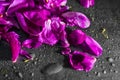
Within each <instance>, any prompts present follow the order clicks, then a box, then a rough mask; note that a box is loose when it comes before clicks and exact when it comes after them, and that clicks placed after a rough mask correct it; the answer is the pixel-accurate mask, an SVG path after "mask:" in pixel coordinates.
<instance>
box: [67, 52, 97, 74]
mask: <svg viewBox="0 0 120 80" xmlns="http://www.w3.org/2000/svg"><path fill="white" fill-rule="evenodd" d="M69 60H70V64H71V66H72V67H73V68H74V69H76V70H79V71H83V70H84V71H86V72H88V71H90V70H91V69H92V68H93V67H94V64H95V62H96V58H95V57H93V56H90V55H88V54H87V53H83V52H79V51H74V52H72V53H71V54H70V55H69Z"/></svg>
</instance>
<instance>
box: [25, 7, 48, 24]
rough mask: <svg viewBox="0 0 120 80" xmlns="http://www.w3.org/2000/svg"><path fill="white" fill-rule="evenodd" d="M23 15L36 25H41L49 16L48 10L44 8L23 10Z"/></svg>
mask: <svg viewBox="0 0 120 80" xmlns="http://www.w3.org/2000/svg"><path fill="white" fill-rule="evenodd" d="M24 16H25V17H26V18H27V19H28V20H29V21H31V22H32V23H34V24H35V25H37V26H43V24H44V22H45V20H47V19H48V17H49V16H50V12H49V11H48V10H46V9H41V10H39V9H36V10H30V11H26V12H24Z"/></svg>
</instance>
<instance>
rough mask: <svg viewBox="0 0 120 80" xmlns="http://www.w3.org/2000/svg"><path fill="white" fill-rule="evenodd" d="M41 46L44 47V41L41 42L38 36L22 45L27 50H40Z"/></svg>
mask: <svg viewBox="0 0 120 80" xmlns="http://www.w3.org/2000/svg"><path fill="white" fill-rule="evenodd" d="M41 45H42V41H39V39H38V36H35V37H32V38H30V39H27V40H25V41H23V43H22V47H26V48H38V47H40V46H41Z"/></svg>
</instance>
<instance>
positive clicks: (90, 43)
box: [80, 36, 103, 56]
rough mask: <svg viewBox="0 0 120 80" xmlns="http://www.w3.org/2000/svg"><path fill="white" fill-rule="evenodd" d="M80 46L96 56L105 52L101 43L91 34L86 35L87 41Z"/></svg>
mask: <svg viewBox="0 0 120 80" xmlns="http://www.w3.org/2000/svg"><path fill="white" fill-rule="evenodd" d="M80 47H81V48H82V49H83V50H84V51H86V52H88V53H90V54H92V55H94V56H100V55H102V52H103V49H102V47H101V45H100V44H99V43H98V42H97V41H95V40H94V39H93V38H92V37H90V36H87V37H86V39H85V41H84V42H83V43H82V44H80Z"/></svg>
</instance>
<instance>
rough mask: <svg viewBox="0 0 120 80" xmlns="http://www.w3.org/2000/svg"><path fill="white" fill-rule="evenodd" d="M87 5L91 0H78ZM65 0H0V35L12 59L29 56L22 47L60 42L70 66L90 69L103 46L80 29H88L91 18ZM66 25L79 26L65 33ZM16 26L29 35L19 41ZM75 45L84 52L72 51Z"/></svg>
mask: <svg viewBox="0 0 120 80" xmlns="http://www.w3.org/2000/svg"><path fill="white" fill-rule="evenodd" d="M80 2H81V4H82V5H83V6H85V7H86V8H88V7H90V6H92V5H93V4H94V1H93V0H84V1H83V0H80ZM66 3H67V0H2V1H0V38H2V39H4V40H6V41H7V42H8V43H9V45H10V47H11V52H12V62H13V63H15V62H16V61H17V59H18V57H19V55H22V56H25V57H26V58H27V59H31V58H32V57H31V56H30V55H29V53H28V52H27V51H25V50H23V48H24V47H26V48H38V47H40V46H41V45H42V44H47V45H50V46H54V45H55V44H57V43H58V42H59V43H60V45H61V48H62V51H61V53H62V54H63V55H65V56H68V59H69V63H70V65H71V66H72V67H73V68H74V69H75V70H79V71H81V70H84V71H86V72H87V71H90V70H91V69H92V68H93V66H94V64H95V62H96V58H95V57H99V56H100V55H101V54H102V47H101V46H100V45H99V44H98V43H97V42H96V41H95V40H94V39H93V38H92V37H90V36H88V35H87V34H85V33H84V32H82V31H81V30H80V29H79V28H83V29H85V28H88V27H89V26H90V20H89V19H88V18H87V17H86V15H84V14H83V13H80V12H73V11H70V9H69V6H67V5H66ZM68 26H71V27H74V26H77V27H78V29H76V30H72V31H71V32H69V33H68V32H67V30H66V28H67V27H68ZM12 28H16V29H19V30H21V29H22V30H23V31H24V32H25V33H26V34H28V35H29V36H28V38H27V39H26V40H24V41H23V42H20V40H19V35H18V34H17V32H16V31H13V30H14V29H12ZM72 45H74V46H76V47H79V48H80V49H82V50H83V51H84V52H80V51H72V50H71V48H70V46H72Z"/></svg>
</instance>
